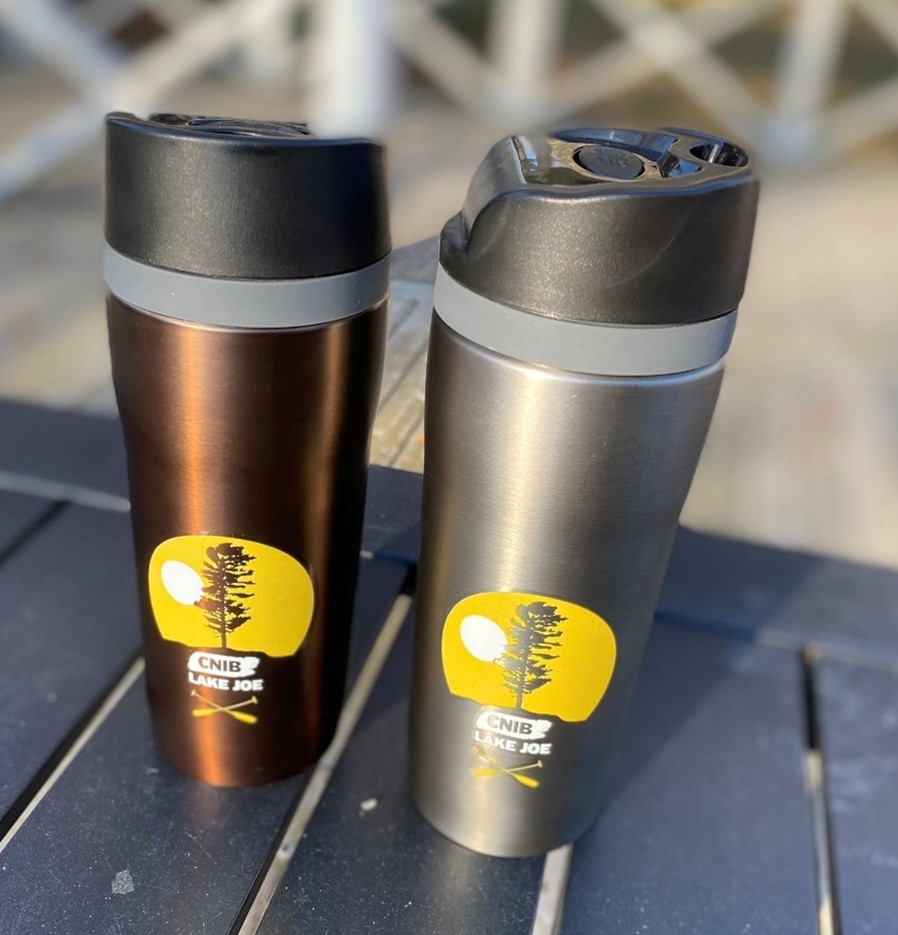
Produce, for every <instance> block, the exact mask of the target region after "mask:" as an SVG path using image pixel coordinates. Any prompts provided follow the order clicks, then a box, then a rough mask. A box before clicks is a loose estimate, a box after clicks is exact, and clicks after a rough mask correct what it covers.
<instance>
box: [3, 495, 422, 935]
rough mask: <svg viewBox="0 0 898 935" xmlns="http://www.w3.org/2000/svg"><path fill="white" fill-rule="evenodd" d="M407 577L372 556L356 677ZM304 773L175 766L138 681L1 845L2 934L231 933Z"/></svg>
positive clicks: (130, 598) (360, 616)
mask: <svg viewBox="0 0 898 935" xmlns="http://www.w3.org/2000/svg"><path fill="white" fill-rule="evenodd" d="M82 512H83V511H82ZM86 522H87V517H83V518H82V526H83V525H85V524H86ZM405 575H406V569H405V568H404V567H403V566H401V565H399V564H396V563H391V562H385V561H366V562H363V565H362V570H361V576H360V584H359V591H358V602H357V605H358V611H357V613H356V619H355V628H354V632H353V640H354V643H355V646H354V648H353V651H352V654H351V658H352V660H353V671H352V672H351V674H350V678H353V677H354V676H355V674H357V671H358V668H359V666H360V662H361V660H363V659H364V657H365V655H366V654H367V650H368V649H369V648H370V646H371V643H372V642H373V640H374V637H375V636H376V634H377V632H378V630H379V628H380V626H381V624H382V623H383V620H384V618H385V617H386V614H387V612H388V611H389V609H390V607H391V606H392V603H393V601H394V599H395V597H396V594H397V592H398V591H399V588H400V586H401V584H402V582H403V580H404V578H405ZM118 598H119V600H120V601H123V600H124V601H126V602H127V604H128V605H131V604H133V603H134V602H135V600H136V597H135V595H133V594H127V595H122V594H121V593H119V595H118ZM32 727H33V728H34V729H35V730H40V729H41V726H40V724H35V725H32ZM307 777H308V773H306V774H305V775H303V776H297V777H295V778H293V779H290V780H285V781H283V782H279V783H272V784H270V785H267V786H262V787H258V788H254V789H216V788H213V787H211V786H205V785H203V784H201V783H198V782H195V781H194V780H192V779H188V778H186V777H184V776H182V775H180V774H179V773H177V772H176V771H175V770H173V769H172V768H171V767H169V766H168V765H167V763H166V762H165V761H164V760H163V759H162V757H161V756H160V755H159V753H158V751H157V750H156V748H155V746H154V744H153V741H152V734H151V729H150V722H149V714H148V710H147V705H146V700H145V697H144V686H143V682H142V680H141V681H140V682H138V683H137V684H136V685H135V686H134V687H133V688H132V689H131V690H130V691H129V692H128V694H127V696H126V697H125V698H124V700H123V701H122V702H121V703H120V704H119V705H118V706H117V707H116V708H115V710H114V711H113V712H112V714H111V715H110V716H109V718H108V719H107V720H106V721H105V722H104V723H103V725H102V726H101V727H100V729H99V730H98V731H97V733H96V734H95V735H94V736H93V737H92V738H91V740H90V741H89V742H88V744H87V746H86V747H85V748H84V750H83V751H82V752H81V753H80V754H79V755H78V756H77V757H76V759H75V761H74V762H73V763H72V765H71V766H70V767H69V768H68V769H67V770H66V772H65V773H64V774H63V777H62V778H61V779H60V780H59V782H58V783H57V784H56V785H55V786H54V787H53V788H52V790H51V791H50V792H49V794H48V795H47V796H46V798H44V799H43V800H42V801H41V802H40V804H39V805H38V806H37V808H36V809H35V811H34V813H33V815H31V817H30V818H29V819H28V821H27V822H26V823H25V825H24V826H23V827H22V828H21V830H20V831H19V832H18V834H16V836H15V837H14V838H13V839H12V842H11V843H10V845H9V846H8V847H7V848H6V850H5V851H4V852H3V853H2V855H0V865H2V867H3V868H4V869H3V870H2V872H0V906H6V907H10V911H8V912H5V913H0V933H2V935H24V933H32V932H41V931H47V932H60V933H61V932H65V933H66V935H81V933H84V935H88V933H90V935H94V933H96V935H101V933H102V935H105V933H109V935H113V933H119V932H147V933H149V932H167V933H168V932H170V933H173V935H195V933H200V932H205V933H207V935H215V933H222V935H224V933H228V932H230V930H231V927H232V926H233V924H234V922H235V919H236V918H237V915H238V913H239V912H240V910H241V908H242V907H243V904H244V901H245V900H246V899H247V897H248V896H249V895H250V893H251V891H252V888H253V886H254V884H255V882H256V878H257V875H258V874H259V873H260V872H261V870H262V869H263V868H264V866H265V864H266V862H267V859H268V857H269V854H270V852H271V850H272V847H273V846H274V842H275V841H276V838H277V836H278V833H279V830H280V828H281V826H282V825H283V824H284V822H285V821H286V819H287V817H288V815H289V812H290V810H291V809H292V806H293V804H294V802H295V800H296V798H297V795H298V794H299V792H300V791H301V789H302V787H303V786H304V785H305V782H306V780H307ZM13 907H14V911H13Z"/></svg>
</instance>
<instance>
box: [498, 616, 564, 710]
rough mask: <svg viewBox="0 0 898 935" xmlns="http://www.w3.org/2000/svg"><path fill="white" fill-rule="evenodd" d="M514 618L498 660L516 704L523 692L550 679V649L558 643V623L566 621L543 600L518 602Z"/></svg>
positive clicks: (555, 656) (518, 706) (554, 647)
mask: <svg viewBox="0 0 898 935" xmlns="http://www.w3.org/2000/svg"><path fill="white" fill-rule="evenodd" d="M517 614H518V615H517V618H516V619H514V620H512V622H511V629H509V631H508V642H507V643H506V644H505V652H504V653H503V654H502V655H501V656H500V657H499V659H498V660H497V661H498V663H499V665H500V666H502V668H503V669H505V686H506V688H508V690H509V691H510V692H513V693H514V696H515V707H516V708H520V707H521V706H522V705H523V701H524V695H529V694H530V692H533V691H536V689H537V688H542V686H543V685H547V684H548V683H549V682H551V681H552V679H551V676H550V674H549V671H550V667H549V665H548V663H550V662H551V661H552V660H553V659H557V658H558V654H557V653H555V652H553V650H554V649H557V648H558V647H559V646H560V645H561V637H562V633H561V630H560V629H559V627H558V624H559V623H563V622H564V621H565V620H567V617H562V616H561V614H559V613H558V608H557V607H552V606H551V605H550V604H546V603H545V602H543V601H534V602H533V603H532V604H521V605H520V606H519V607H518V609H517Z"/></svg>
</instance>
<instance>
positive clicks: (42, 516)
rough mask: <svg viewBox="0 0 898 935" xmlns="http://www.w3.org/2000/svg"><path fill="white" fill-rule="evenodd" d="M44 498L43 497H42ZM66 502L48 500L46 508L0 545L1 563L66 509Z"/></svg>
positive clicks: (45, 504) (45, 503)
mask: <svg viewBox="0 0 898 935" xmlns="http://www.w3.org/2000/svg"><path fill="white" fill-rule="evenodd" d="M41 499H42V500H43V498H41ZM65 507H66V504H65V503H63V502H60V501H59V500H46V501H45V502H44V509H43V510H42V511H39V512H37V513H36V515H35V516H34V518H33V519H32V520H31V521H30V522H29V523H28V524H27V525H26V526H24V527H22V528H21V529H19V531H18V532H17V534H16V535H14V536H13V537H12V538H11V539H9V540H8V541H7V542H5V543H4V544H3V546H2V547H0V565H2V564H3V562H5V561H6V559H8V558H9V557H10V556H11V555H12V554H13V553H14V552H16V551H17V550H18V549H19V548H21V547H22V546H23V545H25V543H26V542H27V541H28V540H29V539H30V538H31V537H32V536H34V535H36V534H37V533H39V532H40V531H41V529H43V528H44V526H46V525H47V524H48V523H49V522H50V521H51V520H53V519H54V517H55V516H56V515H57V514H58V513H59V511H60V510H62V509H64V508H65Z"/></svg>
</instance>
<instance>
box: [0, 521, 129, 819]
mask: <svg viewBox="0 0 898 935" xmlns="http://www.w3.org/2000/svg"><path fill="white" fill-rule="evenodd" d="M133 561H134V560H133V557H132V552H131V531H130V527H129V524H128V518H127V516H123V515H121V514H118V513H111V512H106V511H102V510H91V509H88V508H86V507H76V506H68V507H65V508H63V509H62V510H61V511H60V512H59V513H58V514H56V515H55V516H53V518H52V519H51V520H49V521H48V522H47V523H45V524H44V525H43V526H41V528H40V529H38V530H37V531H36V532H35V533H34V534H33V535H32V536H31V537H29V538H28V539H26V540H25V541H24V543H23V544H22V546H21V548H19V549H18V550H16V551H15V552H14V553H13V554H12V555H11V556H10V557H8V558H7V559H6V561H5V562H3V563H2V565H0V749H2V751H3V754H4V755H3V756H2V757H0V815H2V816H5V817H3V818H0V829H5V828H6V827H7V826H8V825H9V823H10V821H11V820H12V818H14V817H15V816H14V814H12V815H11V814H10V812H11V810H12V812H13V813H14V812H15V806H16V803H17V801H18V800H19V799H20V798H21V797H22V796H23V795H25V794H27V793H29V792H30V791H33V789H32V787H33V786H34V784H35V782H37V781H39V780H40V777H41V775H42V774H43V773H44V772H45V768H46V764H47V763H48V761H52V759H53V756H54V754H55V752H56V751H57V750H58V748H59V747H60V745H61V744H62V743H63V742H64V741H65V739H66V738H67V737H68V736H69V735H70V734H71V733H72V731H73V730H74V729H75V728H76V727H77V725H78V724H79V723H80V722H81V721H82V720H83V719H84V718H85V716H86V715H87V714H88V713H89V712H90V710H91V709H92V708H93V707H94V706H95V705H96V704H98V703H99V702H100V700H101V699H102V698H103V696H104V695H105V694H106V692H107V691H108V690H109V689H110V687H111V686H112V685H113V684H114V682H115V681H116V679H117V678H118V677H119V676H120V675H121V673H122V672H123V671H124V670H125V668H126V667H127V666H128V664H129V663H130V662H131V660H132V659H133V658H134V657H135V656H136V655H137V652H138V649H139V640H140V636H139V631H138V622H137V607H136V598H135V582H134V568H133ZM0 836H2V834H0Z"/></svg>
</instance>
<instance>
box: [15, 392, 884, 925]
mask: <svg viewBox="0 0 898 935" xmlns="http://www.w3.org/2000/svg"><path fill="white" fill-rule="evenodd" d="M125 493H126V490H125V481H124V458H123V453H122V447H121V440H120V436H119V429H118V424H117V423H116V422H115V421H114V420H107V419H100V418H93V417H87V416H79V415H72V414H66V413H60V412H53V411H50V410H44V409H36V408H32V407H28V406H24V405H20V404H14V403H0V556H2V561H0V751H2V755H0V838H2V840H0V933H3V935H7V933H8V935H33V933H40V932H52V933H57V932H60V933H66V935H80V933H85V935H86V933H91V935H93V933H120V932H140V933H156V932H166V933H184V935H196V933H207V935H226V933H238V932H256V931H258V932H260V933H262V935H279V933H288V932H321V933H325V932H331V933H334V932H370V931H383V932H401V933H410V935H411V933H415V935H421V933H430V932H434V933H446V935H468V933H470V935H475V933H477V935H480V933H522V935H526V933H530V932H532V931H534V932H545V933H549V932H553V931H559V930H560V932H562V933H565V935H578V933H582V935H587V933H589V935H595V933H608V935H617V933H620V935H623V933H641V932H647V933H659V935H670V933H696V932H714V933H718V932H719V933H729V932H732V933H737V932H740V933H741V932H745V933H752V935H758V933H783V935H796V933H805V932H806V933H816V932H818V931H820V932H824V933H827V932H833V931H834V932H841V933H843V935H853V933H858V935H861V933H864V935H866V933H877V935H879V933H882V935H891V933H894V932H895V931H896V928H895V926H896V923H895V921H894V920H895V918H896V910H898V886H896V883H898V575H896V574H894V573H893V572H890V571H885V570H882V569H874V568H869V567H864V566H860V565H852V564H851V563H848V562H842V561H836V560H832V559H825V558H819V557H814V556H809V555H799V554H796V553H793V552H784V551H779V550H775V549H768V548H762V547H759V546H755V545H749V544H746V543H742V542H735V541H731V540H725V539H720V538H716V537H711V536H704V535H699V534H696V533H694V532H689V531H686V530H684V531H683V532H682V533H681V535H680V537H679V539H678V541H677V545H676V549H675V553H674V557H673V560H672V562H671V567H670V572H669V575H668V578H667V581H666V583H665V586H664V591H663V594H662V598H661V602H660V606H659V609H658V618H657V621H656V624H655V628H654V632H653V635H652V637H651V640H650V643H649V649H648V652H647V656H646V661H645V666H644V669H643V671H642V674H641V677H640V681H639V686H638V689H637V692H636V697H635V699H634V702H633V708H632V712H631V718H630V722H629V727H628V730H627V732H626V741H625V743H624V748H623V751H622V753H621V756H620V758H619V762H618V765H617V769H616V771H615V773H614V777H613V781H612V784H611V789H610V794H609V796H608V798H609V804H608V806H607V808H606V809H605V810H604V812H603V814H602V816H601V818H600V819H599V821H598V822H597V824H596V826H595V827H594V828H593V830H592V831H591V832H589V833H588V834H587V835H586V836H585V837H584V838H583V839H582V840H581V841H579V842H578V843H577V844H576V846H575V847H573V848H565V849H562V850H560V851H558V852H555V853H553V854H552V855H550V856H549V858H548V859H543V858H539V859H530V860H497V859H491V858H486V857H480V856H478V855H475V854H472V853H470V852H468V851H465V850H464V849H462V848H460V847H457V846H456V845H454V844H452V843H450V842H449V841H447V840H445V839H444V838H442V837H440V835H438V834H437V833H435V832H434V831H432V830H431V829H430V828H429V827H428V826H427V825H426V824H425V823H424V821H423V820H422V819H421V818H420V817H419V816H418V814H417V813H416V812H415V810H414V809H413V808H412V806H411V805H410V804H409V801H408V797H407V794H406V788H405V765H406V746H405V724H406V717H407V712H408V698H407V692H408V676H409V665H410V644H411V624H410V620H409V619H408V618H409V617H410V616H411V613H413V570H414V566H415V561H416V551H415V549H416V541H417V535H416V533H417V517H418V504H419V498H420V477H419V476H417V475H414V474H406V473H403V472H400V471H392V470H388V469H381V468H374V469H372V476H371V484H370V494H369V503H368V509H367V516H366V526H365V539H364V544H363V545H364V551H363V554H362V556H361V559H360V561H361V584H360V590H359V595H358V601H357V611H356V619H355V630H354V636H353V645H352V664H351V682H350V687H349V689H348V693H347V707H346V710H345V712H344V719H343V722H342V727H341V732H340V739H339V741H338V743H337V745H336V747H335V748H334V749H333V750H332V754H331V755H330V756H329V757H327V758H326V759H325V760H324V761H323V762H322V763H321V764H319V766H318V767H317V768H316V769H314V770H310V771H309V772H308V773H307V774H306V775H303V776H299V777H297V778H295V779H291V780H288V781H285V782H281V783H276V784H273V785H270V786H265V787H262V788H257V789H249V790H226V789H214V788H210V787H205V786H202V785H200V784H198V783H196V782H193V781H192V780H189V779H186V778H184V777H182V776H180V775H179V774H177V773H176V772H174V771H173V770H172V769H171V768H169V767H168V765H167V764H166V763H165V762H164V761H163V760H162V759H161V757H160V755H159V753H158V752H157V750H156V749H155V747H154V745H153V742H152V738H151V735H150V726H149V720H148V716H147V708H146V702H145V699H144V686H143V677H142V662H141V660H140V655H139V651H140V649H139V639H138V628H137V620H136V595H135V579H134V570H133V568H132V556H131V545H130V538H129V535H130V534H129V528H128V516H127V502H126V500H125ZM562 910H563V911H562ZM559 918H560V923H559ZM559 924H560V929H559Z"/></svg>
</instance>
